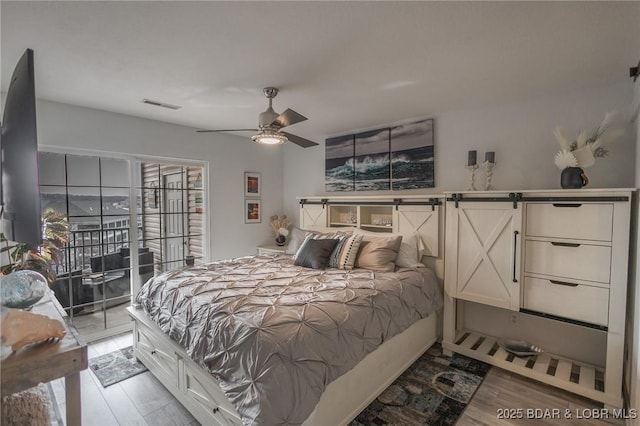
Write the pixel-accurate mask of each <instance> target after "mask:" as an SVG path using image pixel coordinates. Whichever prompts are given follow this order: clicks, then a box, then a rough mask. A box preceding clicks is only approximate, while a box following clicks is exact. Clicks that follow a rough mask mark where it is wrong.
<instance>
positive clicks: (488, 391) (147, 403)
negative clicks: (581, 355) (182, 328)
mask: <svg viewBox="0 0 640 426" xmlns="http://www.w3.org/2000/svg"><path fill="white" fill-rule="evenodd" d="M131 344H132V334H131V333H126V334H123V335H120V336H117V337H114V338H111V339H106V340H102V341H98V342H95V343H92V344H90V345H89V358H93V357H95V356H98V355H102V354H105V353H108V352H111V351H114V350H116V349H121V348H125V347H127V346H130V345H131ZM81 386H82V388H81V391H82V424H83V425H85V426H115V425H122V426H125V425H127V426H128V425H140V426H144V425H149V426H164V425H180V426H195V425H198V422H197V421H196V420H195V419H194V418H193V417H192V416H191V415H190V414H189V413H188V412H187V410H185V409H184V408H183V407H182V405H180V403H179V402H178V401H177V400H176V399H175V398H173V396H172V395H171V394H170V393H169V392H168V391H167V390H166V389H165V388H164V387H163V386H162V384H161V383H160V382H159V381H158V380H156V379H155V378H154V377H153V376H152V375H151V373H149V372H148V371H147V372H145V373H142V374H139V375H137V376H135V377H132V378H130V379H127V380H125V381H122V382H120V383H117V384H115V385H111V386H109V387H107V388H103V387H102V385H101V384H100V382H99V381H98V379H97V378H96V377H95V376H94V375H93V373H91V372H90V371H89V370H88V369H87V370H85V371H83V372H82V373H81ZM52 387H53V389H54V392H55V394H56V400H57V401H58V408H59V410H60V412H61V413H62V418H64V413H65V404H64V381H63V380H56V381H55V382H52ZM505 408H512V409H518V408H521V409H523V410H526V409H527V408H530V409H541V410H545V409H549V410H551V409H554V408H556V409H559V410H560V413H561V418H560V419H555V420H554V419H528V420H527V419H523V420H502V419H498V418H497V417H498V416H497V414H498V410H503V409H505ZM599 408H602V405H601V404H598V403H596V402H594V401H591V400H588V399H585V398H582V397H579V396H576V395H573V394H571V393H568V392H565V391H562V390H560V389H556V388H554V387H551V386H548V385H544V384H542V383H539V382H536V381H533V380H530V379H526V378H524V377H521V376H518V375H516V374H512V373H509V372H507V371H504V370H501V369H499V368H496V367H493V368H492V369H491V370H490V371H489V373H488V374H487V377H486V378H485V380H484V381H483V383H482V385H481V386H480V388H479V389H478V391H477V392H476V394H475V395H474V397H473V399H472V400H471V402H470V403H469V405H468V406H467V409H466V410H465V412H464V413H463V414H462V416H461V417H460V419H459V420H458V422H457V426H479V425H486V426H494V425H500V426H502V425H563V426H569V425H581V426H583V425H586V426H588V425H621V426H622V425H624V421H622V420H607V421H604V420H592V419H576V418H575V417H576V416H575V414H574V413H576V412H578V411H579V412H580V413H583V411H582V410H585V409H586V410H587V411H586V413H589V412H590V411H589V410H591V409H599ZM567 409H568V410H570V412H571V413H572V414H574V415H573V417H574V418H573V419H566V418H564V413H565V410H567ZM583 417H585V416H584V415H583Z"/></svg>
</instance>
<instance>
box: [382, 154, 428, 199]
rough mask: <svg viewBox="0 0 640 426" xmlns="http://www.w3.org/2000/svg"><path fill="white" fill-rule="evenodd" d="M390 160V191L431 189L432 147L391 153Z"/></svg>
mask: <svg viewBox="0 0 640 426" xmlns="http://www.w3.org/2000/svg"><path fill="white" fill-rule="evenodd" d="M391 158H392V160H391V187H392V189H394V190H402V189H418V188H433V186H434V167H433V163H434V161H433V146H424V147H419V148H413V149H409V150H404V151H398V152H393V153H392V154H391Z"/></svg>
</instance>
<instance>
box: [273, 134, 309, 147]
mask: <svg viewBox="0 0 640 426" xmlns="http://www.w3.org/2000/svg"><path fill="white" fill-rule="evenodd" d="M280 133H282V134H283V135H285V136H286V137H287V139H289V142H293V143H295V144H296V145H298V146H301V147H303V148H309V147H310V146H316V145H318V144H317V143H315V142H312V141H310V140H309V139H305V138H301V137H300V136H296V135H292V134H291V133H287V132H280Z"/></svg>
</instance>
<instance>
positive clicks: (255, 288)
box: [129, 255, 442, 425]
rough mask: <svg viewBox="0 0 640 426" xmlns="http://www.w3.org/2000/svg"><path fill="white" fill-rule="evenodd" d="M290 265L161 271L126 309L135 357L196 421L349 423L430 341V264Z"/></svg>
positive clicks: (436, 291) (253, 263)
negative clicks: (375, 266)
mask: <svg viewBox="0 0 640 426" xmlns="http://www.w3.org/2000/svg"><path fill="white" fill-rule="evenodd" d="M295 263H296V262H294V260H293V258H292V257H291V256H284V255H263V256H246V257H241V258H236V259H230V260H224V261H219V262H213V263H210V264H206V265H202V266H194V267H187V268H184V269H180V270H176V271H171V272H167V273H164V274H162V275H159V276H157V277H155V278H154V279H152V280H149V281H148V282H147V283H146V284H145V285H144V286H143V288H142V289H141V291H140V293H139V294H138V295H137V298H136V302H137V304H136V305H135V307H131V308H129V312H130V315H131V317H132V318H133V319H134V321H135V327H134V347H135V354H136V357H138V359H140V360H141V361H142V362H143V363H144V364H145V365H146V366H147V367H148V368H149V370H150V371H151V372H152V373H153V374H154V375H155V376H156V377H157V378H158V379H159V380H160V381H161V382H162V383H163V384H164V385H165V386H166V387H167V389H169V390H170V391H171V392H172V393H173V394H174V396H175V397H176V398H177V399H178V400H179V401H180V402H181V403H182V404H183V405H184V406H185V407H186V408H187V409H188V410H189V411H190V412H191V413H192V414H193V415H194V417H195V418H196V419H197V420H198V421H199V422H201V423H202V424H268V425H272V424H331V425H334V424H336V425H337V424H347V423H348V422H349V421H351V420H352V419H353V418H355V416H356V415H357V414H358V413H359V412H360V411H361V410H362V409H364V408H365V407H366V406H367V405H368V404H369V403H370V402H371V401H372V400H373V399H375V397H376V396H377V395H378V394H379V393H381V392H382V391H383V390H384V389H385V388H386V387H387V386H388V385H389V384H390V383H391V382H392V381H393V380H394V379H395V378H396V377H397V376H399V375H400V374H401V373H402V372H403V371H404V370H405V369H406V368H407V367H408V366H409V365H411V363H413V362H414V361H415V360H416V359H417V358H418V357H419V356H420V355H421V354H422V353H423V352H424V351H425V350H426V349H427V348H428V347H430V346H431V345H432V344H433V343H434V342H435V341H436V339H437V337H438V331H437V330H438V321H437V315H435V312H436V311H437V310H438V309H440V307H441V306H442V293H441V290H440V284H439V282H438V279H437V278H436V276H435V274H434V272H432V270H431V269H429V268H426V267H397V268H395V269H394V270H392V271H385V272H381V271H374V270H369V269H364V268H355V269H349V270H343V269H336V268H327V269H311V268H307V267H303V266H298V265H296V264H295ZM372 372H374V373H375V374H372Z"/></svg>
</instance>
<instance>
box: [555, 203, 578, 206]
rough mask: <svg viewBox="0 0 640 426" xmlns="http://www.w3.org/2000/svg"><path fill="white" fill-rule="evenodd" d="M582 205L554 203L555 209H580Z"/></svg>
mask: <svg viewBox="0 0 640 426" xmlns="http://www.w3.org/2000/svg"><path fill="white" fill-rule="evenodd" d="M580 206H582V204H564V203H553V207H580Z"/></svg>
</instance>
